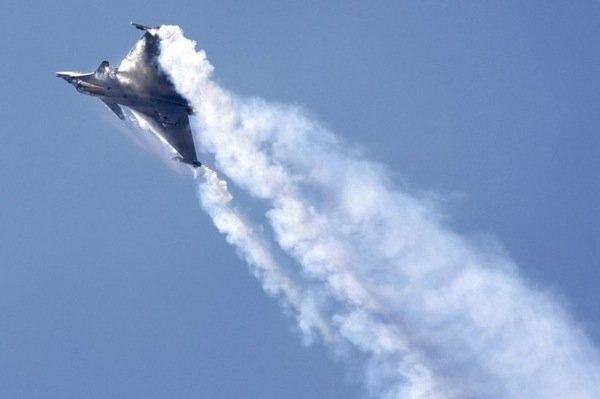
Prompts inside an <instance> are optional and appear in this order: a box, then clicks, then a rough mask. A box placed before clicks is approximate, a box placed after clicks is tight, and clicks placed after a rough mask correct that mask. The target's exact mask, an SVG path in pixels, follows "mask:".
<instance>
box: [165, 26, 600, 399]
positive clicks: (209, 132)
mask: <svg viewBox="0 0 600 399" xmlns="http://www.w3.org/2000/svg"><path fill="white" fill-rule="evenodd" d="M158 34H159V35H160V37H161V40H162V42H161V49H162V50H161V56H160V60H159V61H160V63H161V65H162V67H163V68H164V69H165V70H166V71H167V72H168V74H169V75H170V76H171V78H172V79H173V82H174V84H175V86H176V88H177V90H178V91H179V92H180V93H181V94H182V95H184V96H185V97H186V98H187V99H189V100H190V101H191V102H192V104H193V106H194V107H195V108H196V109H197V111H198V118H197V126H195V127H196V129H195V130H196V135H197V136H196V141H197V143H198V144H199V146H200V148H201V149H202V150H204V151H207V152H210V153H211V154H213V155H214V157H215V162H216V165H217V167H218V169H219V170H221V171H222V172H223V173H225V174H226V175H227V176H228V177H229V179H231V180H232V181H233V182H234V183H235V184H236V185H238V186H239V187H241V188H243V189H244V190H246V191H247V192H248V193H249V194H250V195H251V196H252V197H254V198H256V199H259V200H260V201H261V202H262V203H265V204H266V205H267V206H268V207H269V211H268V212H267V213H266V215H265V216H266V221H267V222H268V223H269V225H270V226H271V228H272V232H271V233H272V240H273V241H274V243H273V245H278V247H279V248H280V249H282V250H284V251H285V252H286V253H287V254H289V255H290V256H291V257H292V258H293V259H294V260H295V262H296V263H297V265H298V266H299V267H300V271H299V272H298V271H297V270H287V269H286V267H289V265H287V266H283V265H279V264H277V263H276V262H275V261H274V260H273V257H272V255H271V251H269V249H268V246H267V245H266V244H264V242H262V241H261V240H260V239H259V238H257V237H258V235H257V234H255V232H254V231H253V230H252V229H251V228H250V227H249V224H248V222H246V221H244V219H243V218H241V217H240V216H239V214H238V213H237V212H236V211H234V210H233V209H232V208H230V207H229V205H227V201H226V200H222V199H219V198H229V197H228V193H227V191H226V190H225V189H224V188H223V186H222V184H221V183H219V180H218V178H217V177H216V175H214V172H212V171H209V170H208V169H205V170H204V178H205V180H204V181H205V182H204V183H202V184H201V185H200V189H199V191H200V198H201V201H202V205H203V208H204V209H205V210H206V211H207V212H208V213H209V215H210V216H211V217H212V218H213V221H214V223H215V225H216V226H217V228H218V229H219V231H221V232H223V233H224V234H225V235H226V237H227V240H228V241H229V242H230V243H231V244H232V245H234V246H235V247H236V248H238V250H239V251H241V255H242V256H243V257H244V258H245V259H246V260H247V261H248V263H250V264H251V265H253V266H254V267H255V268H256V270H257V271H259V272H258V273H256V274H257V275H258V277H259V278H261V280H262V282H263V285H264V287H265V289H266V290H267V291H268V292H269V293H271V294H274V295H279V296H281V297H282V298H283V300H284V301H285V303H286V304H287V305H288V306H290V307H291V308H292V309H293V311H294V312H295V315H296V317H297V320H298V323H299V325H300V326H301V328H302V330H303V331H304V332H305V333H306V334H308V335H317V336H320V337H321V338H322V339H323V341H324V342H325V343H327V344H330V345H332V346H333V347H336V348H337V347H341V346H344V345H349V346H351V347H353V348H355V349H356V350H358V351H360V352H362V353H364V354H365V355H366V356H367V358H368V360H367V362H366V365H365V370H366V372H365V382H366V386H367V388H368V390H369V392H370V393H371V394H372V395H374V396H380V397H389V398H399V397H402V398H446V397H448V398H455V397H457V398H458V397H460V398H465V397H467V398H468V397H477V398H498V397H503V398H523V397H527V398H556V397H569V398H593V397H597V392H600V365H599V364H600V363H599V360H598V354H597V351H596V349H595V348H593V346H592V345H591V344H590V343H589V341H588V339H587V338H586V337H585V336H584V334H582V333H581V332H580V331H579V329H578V327H577V326H575V325H574V324H573V322H572V321H571V320H570V319H569V317H568V316H567V315H566V314H565V313H564V312H563V310H562V309H561V307H560V306H558V305H557V304H556V302H555V301H554V300H553V299H552V298H550V297H549V296H548V295H546V294H544V293H542V292H539V291H537V290H534V289H532V288H530V287H528V286H527V285H526V284H525V283H524V282H523V280H522V278H521V277H520V276H519V275H518V273H517V272H516V271H515V266H514V264H513V262H512V261H511V260H510V259H509V258H508V257H507V256H506V255H504V254H503V253H501V252H500V251H499V250H491V249H482V248H478V247H477V246H475V245H474V244H473V243H471V242H469V241H467V240H466V239H465V238H463V237H461V236H459V235H457V234H456V233H454V232H452V231H450V230H449V229H448V228H446V227H444V226H443V225H442V224H441V222H440V221H439V218H438V216H437V212H436V211H435V210H434V209H432V207H431V206H430V205H428V202H427V201H424V200H421V199H419V198H417V197H415V196H411V195H410V194H408V193H406V192H403V191H401V190H399V189H398V188H395V187H394V185H393V184H392V183H390V181H389V180H388V179H387V177H386V172H385V170H384V168H382V167H380V166H378V165H375V164H373V163H371V162H368V161H365V160H362V159H360V158H359V157H357V156H355V155H348V154H351V152H350V151H348V149H347V148H346V147H345V146H344V145H343V144H342V143H340V141H339V140H338V139H337V138H336V137H335V136H334V135H333V134H332V133H330V132H328V131H326V130H325V129H323V128H322V127H321V126H319V125H318V124H317V123H315V122H313V121H311V120H310V119H308V118H306V117H305V116H304V115H303V114H302V112H301V111H300V110H297V109H294V108H290V107H285V106H281V105H274V104H269V103H267V102H264V101H262V100H259V99H242V98H239V97H237V96H235V95H233V94H231V93H228V92H227V91H225V90H223V89H221V88H220V87H218V86H217V85H216V84H215V83H214V82H213V81H212V80H211V79H210V75H211V72H212V70H213V67H212V66H211V65H210V63H209V62H208V60H207V59H206V55H205V53H204V52H203V51H199V52H197V51H196V50H195V43H194V42H192V41H190V40H188V39H186V38H184V37H183V35H182V33H181V30H180V29H179V28H178V27H173V26H163V27H161V28H160V29H159V31H158ZM263 239H267V237H264V238H263ZM290 276H294V277H293V278H292V277H290Z"/></svg>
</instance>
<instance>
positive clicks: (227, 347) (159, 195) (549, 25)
mask: <svg viewBox="0 0 600 399" xmlns="http://www.w3.org/2000/svg"><path fill="white" fill-rule="evenodd" d="M599 8H600V7H599V6H598V5H597V4H595V3H592V2H589V3H585V2H581V3H578V4H577V5H572V4H568V3H566V2H565V3H559V2H553V3H549V4H544V5H538V6H533V5H522V4H519V3H518V2H514V3H503V4H502V5H496V4H485V5H484V4H481V3H477V4H467V3H460V4H454V5H450V4H439V3H434V2H431V3H422V2H421V3H414V4H413V3H406V4H404V5H397V4H395V3H393V2H389V3H380V4H378V5H373V4H370V5H368V4H366V3H364V4H363V3H358V2H356V3H354V2H353V3H347V2H339V3H335V2H329V3H328V4H327V5H322V4H320V3H318V2H314V3H312V2H305V3H304V4H303V5H297V4H286V3H282V2H253V3H252V4H247V3H246V2H239V3H238V2H177V1H172V2H168V3H164V4H161V3H156V4H154V5H152V6H148V5H147V4H146V3H145V2H130V3H129V4H128V5H126V6H124V5H120V4H119V3H117V2H114V3H111V2H104V3H102V4H101V5H99V4H95V5H93V6H91V5H88V6H83V5H82V4H81V3H79V2H62V3H60V4H53V5H46V4H43V5H36V4H22V3H20V2H11V3H8V4H5V5H3V7H2V13H1V15H2V16H0V21H1V22H2V26H3V27H4V34H3V35H2V38H1V39H0V40H1V42H0V43H1V44H2V48H3V50H4V53H5V56H4V57H3V60H2V63H0V69H1V71H2V75H3V76H4V77H5V80H4V83H3V89H2V95H1V96H0V105H2V109H3V110H4V112H3V117H2V118H1V120H0V126H1V128H2V131H3V133H4V137H5V141H4V145H3V146H2V148H1V149H0V159H1V160H2V161H1V162H2V166H3V167H2V168H1V169H0V179H1V181H2V183H3V186H4V189H3V195H2V199H3V200H2V205H3V206H2V207H1V208H0V213H1V219H0V220H2V223H1V225H0V226H1V227H0V238H1V241H0V242H1V244H0V245H1V246H0V255H1V257H0V354H1V355H0V370H2V372H1V373H0V396H3V397H31V398H37V397H39V398H48V397H50V398H65V397H89V398H94V397H97V398H104V397H114V398H126V397H127V398H129V397H132V396H140V397H142V396H143V397H149V398H164V397H182V398H187V397H190V398H191V397H216V398H232V397H242V396H243V397H256V398H259V397H297V398H303V397H323V398H327V397H331V398H334V397H348V398H350V397H360V396H361V384H360V383H359V381H358V380H359V374H360V373H359V371H358V368H359V366H358V364H357V363H356V362H355V361H340V360H336V359H335V357H334V356H332V355H331V354H330V353H328V349H327V348H325V347H323V346H321V345H319V344H316V345H314V346H311V347H304V346H303V345H302V343H301V338H300V336H299V333H298V332H297V331H296V327H295V325H294V322H293V320H292V319H290V318H287V317H285V316H284V315H283V314H282V312H281V310H280V308H279V306H278V304H277V302H276V301H274V300H273V299H271V298H269V297H267V296H266V295H265V294H264V293H263V292H262V290H261V288H260V285H259V284H258V282H257V281H256V280H255V279H254V277H253V276H252V275H251V274H250V273H249V272H248V271H247V266H246V265H245V264H244V263H243V262H242V261H241V260H240V259H239V258H238V257H237V256H236V254H235V252H234V251H233V250H232V249H231V248H230V247H229V246H228V245H227V244H226V243H225V241H224V239H223V237H222V236H221V235H219V234H218V233H217V232H216V231H215V229H214V228H213V226H212V223H211V222H210V220H209V219H208V217H207V216H206V215H205V214H203V213H202V212H201V211H200V208H199V206H198V201H197V198H196V194H195V192H194V187H193V184H192V182H191V179H189V178H187V177H185V176H180V175H178V174H176V173H174V172H173V171H172V170H170V169H169V168H168V167H166V166H165V165H164V163H162V162H161V161H160V160H159V159H157V158H156V157H155V156H154V155H153V154H152V153H150V152H147V151H145V150H144V149H143V148H140V147H139V146H136V145H135V143H134V142H133V141H132V140H131V139H129V138H128V134H127V131H126V130H125V129H123V128H122V127H120V125H119V121H118V120H117V119H116V118H114V116H113V115H112V114H111V113H110V112H109V111H107V110H106V109H105V108H104V107H103V106H102V105H101V104H100V103H99V102H98V101H95V100H93V99H90V98H87V97H83V96H81V95H78V93H76V92H75V91H74V90H73V89H72V88H71V87H69V86H67V85H66V84H65V83H64V82H63V81H61V80H59V79H56V78H55V77H54V72H55V71H57V70H64V69H73V70H82V71H90V70H93V69H95V68H96V67H97V66H98V64H99V63H100V62H101V61H102V60H104V59H108V60H109V61H111V63H112V64H114V65H116V64H118V62H119V61H120V60H121V58H122V57H123V56H124V55H125V54H126V52H127V51H128V50H129V48H130V47H131V46H132V45H133V43H134V42H135V40H137V38H138V37H139V35H138V32H137V31H135V30H133V29H132V28H131V27H130V26H129V25H128V23H129V21H130V20H134V21H136V22H140V23H147V24H159V23H173V24H178V25H180V26H181V27H182V28H183V29H184V32H185V33H186V36H187V37H190V38H193V39H195V40H197V42H198V46H199V47H201V48H203V49H205V50H206V51H207V53H208V57H209V59H210V61H211V62H212V64H213V65H214V66H215V68H216V70H215V80H216V81H217V82H219V83H220V84H221V85H222V86H224V87H225V88H227V89H229V90H231V91H233V92H235V93H237V94H240V95H242V96H260V97H262V98H265V99H267V100H273V101H278V102H282V103H289V104H295V105H300V106H303V107H305V108H306V109H307V110H308V112H309V113H310V114H311V115H312V116H314V118H316V119H318V120H319V121H320V122H321V123H322V124H323V125H325V126H327V127H328V128H329V129H331V130H332V131H334V132H336V134H338V135H339V136H341V137H342V138H343V139H344V140H345V141H347V142H348V143H350V144H351V145H352V146H355V147H358V148H360V149H361V150H362V151H363V152H364V153H365V154H366V156H367V157H368V158H370V159H372V160H374V161H379V162H381V163H383V164H385V165H387V166H388V167H389V169H390V170H391V171H392V173H393V178H394V179H396V181H397V182H408V184H409V186H410V187H412V189H413V190H414V191H416V192H423V191H431V192H433V193H436V195H438V196H439V197H440V198H442V202H443V207H444V210H445V212H446V214H447V215H448V216H447V218H448V224H449V225H451V226H453V228H454V229H455V230H458V231H460V232H462V233H464V234H466V235H469V236H472V237H476V238H477V237H481V236H484V235H486V234H491V235H493V236H494V237H495V238H496V239H497V240H498V241H499V242H500V243H501V244H502V245H503V247H504V249H505V250H506V252H508V253H509V254H510V255H511V256H512V257H513V258H514V259H515V260H516V262H517V263H518V264H519V267H520V269H521V271H522V273H523V274H524V275H525V276H526V278H528V279H529V280H530V281H531V282H532V284H533V285H535V286H539V287H542V288H543V289H544V290H549V291H551V292H553V294H554V295H556V296H557V297H558V298H559V299H560V301H561V302H563V303H564V304H565V306H566V307H567V308H568V309H569V312H570V314H571V315H572V317H573V318H574V319H575V320H576V321H577V323H578V324H579V325H581V326H582V327H583V328H584V329H585V330H586V331H587V332H588V334H589V336H590V337H591V338H592V339H593V340H594V342H596V343H597V342H598V341H599V340H600V327H599V326H600V318H599V316H598V315H600V308H599V306H600V305H599V303H600V302H599V301H598V295H597V286H598V281H599V274H598V271H597V266H598V265H599V264H600V262H599V260H600V259H599V258H600V256H599V253H598V249H597V245H598V238H597V237H598V236H599V233H600V231H599V227H598V225H599V223H598V222H599V221H600V208H599V206H598V201H597V194H598V181H599V179H598V172H597V171H598V169H599V168H598V166H599V165H598V159H600V157H599V155H600V145H599V144H600V139H599V138H598V135H597V132H598V127H599V126H600V120H599V118H600V117H599V115H598V112H597V109H598V104H599V103H600V101H599V100H600V99H599V94H598V93H600V90H599V89H600V85H599V78H598V73H597V65H598V64H599V59H598V58H599V57H600V55H599V54H600V53H599V52H598V45H599V43H598V38H599V37H600V32H598V30H599V29H600V28H598V24H597V21H598V17H599V16H600V15H599V14H600V13H599V11H600V9H599Z"/></svg>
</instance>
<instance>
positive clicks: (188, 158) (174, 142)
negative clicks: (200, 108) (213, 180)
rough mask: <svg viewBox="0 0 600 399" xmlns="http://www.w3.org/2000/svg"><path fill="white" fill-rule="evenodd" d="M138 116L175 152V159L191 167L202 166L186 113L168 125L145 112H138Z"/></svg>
mask: <svg viewBox="0 0 600 399" xmlns="http://www.w3.org/2000/svg"><path fill="white" fill-rule="evenodd" d="M139 114H140V116H141V117H142V118H143V119H144V121H145V122H147V123H148V124H149V125H150V126H151V127H152V131H153V132H154V133H155V134H156V135H158V136H160V138H161V139H162V140H163V141H165V142H167V143H168V144H169V145H170V146H171V147H172V148H173V149H174V150H175V151H177V154H178V156H175V159H177V160H179V161H181V162H183V163H186V164H188V165H191V166H193V167H199V166H201V165H202V164H201V163H200V161H198V156H197V155H196V146H195V145H194V138H193V136H192V130H191V128H190V120H189V118H188V115H187V114H186V113H182V114H181V116H180V117H179V119H178V120H177V122H176V123H169V124H167V123H162V122H160V120H159V119H158V118H159V117H158V116H157V115H152V114H149V113H147V112H139Z"/></svg>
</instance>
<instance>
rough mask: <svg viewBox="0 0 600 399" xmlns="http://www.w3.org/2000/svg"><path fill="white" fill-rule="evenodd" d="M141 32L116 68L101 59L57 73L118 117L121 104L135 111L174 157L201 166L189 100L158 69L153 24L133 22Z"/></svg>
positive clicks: (194, 165)
mask: <svg viewBox="0 0 600 399" xmlns="http://www.w3.org/2000/svg"><path fill="white" fill-rule="evenodd" d="M132 25H134V26H135V27H136V28H137V29H140V30H143V31H144V34H143V36H142V37H141V38H140V39H139V40H138V42H137V43H136V44H135V45H134V47H133V48H132V50H131V51H130V53H129V54H128V55H127V57H126V58H125V60H123V62H122V63H121V65H120V66H119V67H118V68H111V67H110V65H109V63H108V61H103V62H102V63H101V64H100V66H99V67H98V69H97V70H96V71H95V72H90V73H79V72H69V71H64V72H57V73H56V76H57V77H60V78H62V79H64V80H66V81H67V82H69V83H71V84H72V85H73V86H75V88H76V89H77V91H79V92H80V93H83V94H87V95H90V96H93V97H97V98H98V99H100V100H101V101H102V102H103V103H104V104H106V106H107V107H108V108H109V109H111V110H112V111H113V112H114V113H115V115H117V117H119V118H120V119H125V114H124V112H123V110H122V108H121V106H125V107H128V108H130V109H131V110H133V111H136V116H137V117H138V118H142V119H143V120H144V121H145V122H146V123H147V124H148V125H150V127H151V129H152V130H153V132H154V133H156V134H157V135H159V136H160V137H161V138H162V139H163V140H164V141H165V142H166V143H168V144H169V145H170V146H171V147H172V148H173V149H174V150H175V151H176V152H177V155H176V156H175V157H174V159H177V160H179V161H181V162H183V163H186V164H189V165H191V166H193V167H198V166H200V165H201V164H200V162H199V161H198V158H197V155H196V148H195V146H194V140H193V137H192V131H191V129H190V123H189V118H188V115H190V114H192V113H193V110H192V108H191V106H190V104H189V103H188V102H187V100H186V99H184V98H183V97H182V96H181V95H179V94H178V93H177V92H176V91H175V87H174V86H173V84H172V83H171V81H170V80H169V78H168V77H167V75H165V73H164V72H163V71H162V70H161V69H160V67H159V66H158V63H157V61H156V60H157V57H158V55H159V52H160V49H159V46H158V38H157V37H156V35H155V30H154V29H153V28H150V27H147V26H143V25H139V24H134V23H132Z"/></svg>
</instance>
